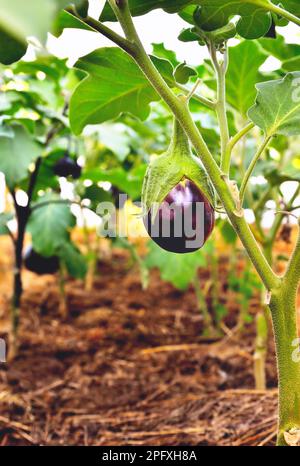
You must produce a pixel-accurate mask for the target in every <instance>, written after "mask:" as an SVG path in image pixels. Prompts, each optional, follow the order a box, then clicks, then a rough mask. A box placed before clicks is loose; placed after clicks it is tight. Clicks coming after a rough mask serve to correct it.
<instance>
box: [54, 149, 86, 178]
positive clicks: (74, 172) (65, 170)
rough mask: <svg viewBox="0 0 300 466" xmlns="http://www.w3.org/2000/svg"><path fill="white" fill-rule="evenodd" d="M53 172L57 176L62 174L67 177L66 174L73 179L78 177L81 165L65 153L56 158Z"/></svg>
mask: <svg viewBox="0 0 300 466" xmlns="http://www.w3.org/2000/svg"><path fill="white" fill-rule="evenodd" d="M53 170H54V173H55V175H57V176H62V177H65V178H67V177H68V176H72V178H73V179H74V180H77V179H78V178H80V175H81V166H80V165H78V163H77V162H76V161H75V160H73V159H72V158H71V157H69V155H68V154H65V155H64V156H63V158H61V159H60V160H58V161H57V162H56V164H55V165H54V169H53Z"/></svg>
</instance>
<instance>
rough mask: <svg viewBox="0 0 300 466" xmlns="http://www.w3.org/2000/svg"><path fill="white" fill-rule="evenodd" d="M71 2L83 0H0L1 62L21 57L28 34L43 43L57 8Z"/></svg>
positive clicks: (24, 50) (77, 3)
mask: <svg viewBox="0 0 300 466" xmlns="http://www.w3.org/2000/svg"><path fill="white" fill-rule="evenodd" d="M70 3H75V4H76V5H80V4H81V3H82V0H73V1H72V0H43V1H41V0H26V1H24V0H0V44H1V46H0V62H1V63H4V64H10V63H12V62H14V61H17V60H19V59H20V58H21V57H22V56H23V55H24V54H25V52H26V49H27V37H29V36H35V37H37V38H38V39H39V40H40V41H41V42H42V43H44V42H45V41H46V38H47V32H48V31H50V30H51V26H52V22H53V20H54V18H55V16H56V14H57V12H58V11H59V10H60V9H62V8H65V7H66V6H67V5H69V4H70Z"/></svg>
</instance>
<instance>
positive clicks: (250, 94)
mask: <svg viewBox="0 0 300 466" xmlns="http://www.w3.org/2000/svg"><path fill="white" fill-rule="evenodd" d="M266 59H267V54H266V53H265V52H263V51H262V50H261V49H260V48H259V46H258V45H257V44H256V43H255V42H250V41H244V42H241V43H240V44H239V45H236V46H235V47H230V48H229V68H228V72H227V76H226V87H227V99H228V102H229V103H230V105H232V107H233V108H235V109H237V110H238V111H239V112H240V113H241V114H242V115H246V114H247V111H248V110H249V108H250V107H251V105H253V103H254V101H255V96H256V89H255V84H256V83H257V82H258V81H261V80H262V79H263V78H262V75H261V74H260V73H259V68H260V66H261V65H262V64H263V63H264V62H265V60H266Z"/></svg>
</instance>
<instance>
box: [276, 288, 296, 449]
mask: <svg viewBox="0 0 300 466" xmlns="http://www.w3.org/2000/svg"><path fill="white" fill-rule="evenodd" d="M270 309H271V312H272V319H273V328H274V335H275V345H276V356H277V366H278V383H279V425H278V438H277V444H278V445H286V444H287V443H286V441H285V435H284V434H285V432H288V431H290V430H291V429H300V360H299V348H298V347H299V338H298V331H297V313H296V291H295V289H293V290H291V289H290V287H284V288H283V289H282V290H280V291H278V290H277V292H274V293H273V295H272V299H271V303H270Z"/></svg>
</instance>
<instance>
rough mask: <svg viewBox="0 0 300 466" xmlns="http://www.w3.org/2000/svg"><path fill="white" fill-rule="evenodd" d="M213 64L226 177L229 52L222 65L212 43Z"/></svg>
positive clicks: (222, 158)
mask: <svg viewBox="0 0 300 466" xmlns="http://www.w3.org/2000/svg"><path fill="white" fill-rule="evenodd" d="M208 47H209V51H210V55H211V59H212V63H213V65H214V69H215V72H216V76H217V104H216V112H217V117H218V121H219V127H220V139H221V170H222V172H223V173H225V174H226V175H228V174H229V167H230V163H229V161H228V157H227V146H228V142H229V129H228V120H227V112H226V72H227V67H228V51H227V48H226V51H225V53H224V59H223V62H222V63H219V61H218V58H217V52H216V48H215V46H214V44H213V43H212V42H211V43H209V44H208Z"/></svg>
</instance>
